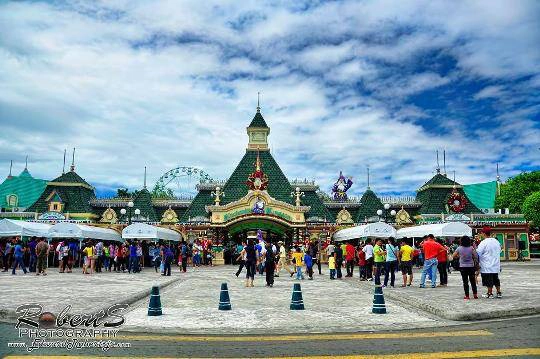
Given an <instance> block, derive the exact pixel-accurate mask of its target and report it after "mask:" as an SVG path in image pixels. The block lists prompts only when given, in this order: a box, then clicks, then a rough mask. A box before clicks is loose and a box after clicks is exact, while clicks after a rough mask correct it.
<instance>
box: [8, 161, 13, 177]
mask: <svg viewBox="0 0 540 359" xmlns="http://www.w3.org/2000/svg"><path fill="white" fill-rule="evenodd" d="M12 169H13V160H11V161H10V162H9V175H8V178H11V177H13V176H12V175H11V170H12Z"/></svg>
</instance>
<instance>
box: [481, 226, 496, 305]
mask: <svg viewBox="0 0 540 359" xmlns="http://www.w3.org/2000/svg"><path fill="white" fill-rule="evenodd" d="M482 233H484V235H485V236H486V238H484V239H483V240H482V241H481V242H480V244H479V245H478V248H476V252H477V253H478V258H479V262H480V275H481V276H482V285H483V286H484V287H486V288H487V293H486V294H484V295H482V297H483V298H488V299H493V286H495V289H496V290H497V298H499V299H500V298H502V292H501V281H500V280H499V273H500V271H501V257H500V253H501V244H500V243H499V241H498V240H497V239H496V238H493V237H491V228H490V227H484V228H483V229H482Z"/></svg>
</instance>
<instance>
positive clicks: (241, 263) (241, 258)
mask: <svg viewBox="0 0 540 359" xmlns="http://www.w3.org/2000/svg"><path fill="white" fill-rule="evenodd" d="M240 246H241V248H240V247H237V251H238V256H237V257H236V262H238V270H237V271H236V273H235V275H236V276H237V277H238V276H239V275H240V273H242V269H244V267H245V265H246V252H245V251H244V248H246V242H245V241H242V244H241V245H240ZM278 273H279V267H278ZM276 277H279V275H277V274H276Z"/></svg>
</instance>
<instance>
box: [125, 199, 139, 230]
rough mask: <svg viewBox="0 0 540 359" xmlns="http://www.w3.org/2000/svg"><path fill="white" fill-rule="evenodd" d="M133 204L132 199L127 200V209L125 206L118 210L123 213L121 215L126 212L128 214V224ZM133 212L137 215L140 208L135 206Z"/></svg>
mask: <svg viewBox="0 0 540 359" xmlns="http://www.w3.org/2000/svg"><path fill="white" fill-rule="evenodd" d="M133 206H135V204H134V203H133V201H129V202H128V203H127V207H128V209H127V210H126V209H125V208H122V209H121V210H120V214H121V215H123V216H125V215H126V213H127V215H128V225H130V224H131V217H132V214H131V213H132V211H133ZM134 212H135V215H136V216H139V215H140V214H141V210H140V209H138V208H135V211H134Z"/></svg>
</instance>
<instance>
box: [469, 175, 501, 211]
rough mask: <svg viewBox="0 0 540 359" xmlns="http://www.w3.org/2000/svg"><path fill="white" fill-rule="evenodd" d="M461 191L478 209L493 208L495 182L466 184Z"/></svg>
mask: <svg viewBox="0 0 540 359" xmlns="http://www.w3.org/2000/svg"><path fill="white" fill-rule="evenodd" d="M463 190H464V191H465V194H466V195H467V197H468V198H469V199H470V200H471V202H472V203H474V205H475V206H476V207H478V208H495V196H496V194H497V181H491V182H484V183H474V184H467V185H464V186H463Z"/></svg>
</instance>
